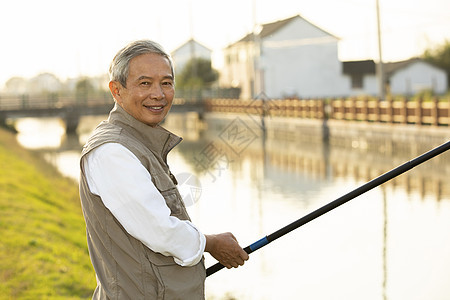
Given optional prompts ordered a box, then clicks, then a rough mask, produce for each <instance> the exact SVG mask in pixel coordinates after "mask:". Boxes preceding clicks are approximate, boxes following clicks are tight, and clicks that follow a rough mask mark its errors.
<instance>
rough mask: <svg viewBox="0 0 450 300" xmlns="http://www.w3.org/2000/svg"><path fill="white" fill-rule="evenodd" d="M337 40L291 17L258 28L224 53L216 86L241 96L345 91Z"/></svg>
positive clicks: (346, 84) (347, 81) (346, 85)
mask: <svg viewBox="0 0 450 300" xmlns="http://www.w3.org/2000/svg"><path fill="white" fill-rule="evenodd" d="M338 41H339V39H338V38H337V37H335V36H334V35H332V34H330V33H328V32H326V31H325V30H323V29H321V28H319V27H317V26H316V25H314V24H312V23H310V22H309V21H307V20H305V19H304V18H302V17H301V16H299V15H297V16H294V17H291V18H288V19H285V20H281V21H277V22H274V23H268V24H264V25H262V26H261V31H260V32H259V33H258V34H254V33H250V34H248V35H247V36H245V37H244V38H242V39H241V40H239V41H237V42H236V43H234V44H231V45H230V46H228V47H227V48H226V49H224V55H225V59H224V68H223V70H222V73H221V78H220V79H219V84H221V86H223V87H226V86H230V85H231V86H232V87H240V88H241V97H242V98H250V97H255V96H258V94H259V93H260V92H261V91H264V92H265V94H266V95H267V96H269V97H271V98H280V97H287V96H289V97H293V96H295V97H323V96H336V95H343V94H345V93H347V92H348V91H349V89H350V79H349V78H346V77H343V76H342V63H341V62H340V61H339V59H338V51H337V49H338V47H337V43H338Z"/></svg>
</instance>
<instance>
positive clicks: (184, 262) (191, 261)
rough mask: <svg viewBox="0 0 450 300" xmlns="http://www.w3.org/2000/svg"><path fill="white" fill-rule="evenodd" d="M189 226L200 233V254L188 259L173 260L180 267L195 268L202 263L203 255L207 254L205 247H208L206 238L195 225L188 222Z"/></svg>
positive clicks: (175, 258)
mask: <svg viewBox="0 0 450 300" xmlns="http://www.w3.org/2000/svg"><path fill="white" fill-rule="evenodd" d="M186 223H187V224H189V225H190V226H192V227H193V228H194V229H195V230H196V231H197V233H198V238H199V249H198V252H197V253H196V254H195V255H194V256H192V257H190V258H187V259H183V260H181V259H179V258H177V257H175V256H174V257H173V259H174V260H175V263H177V264H178V265H180V266H182V267H191V266H195V265H196V264H198V263H199V262H200V260H201V259H202V258H203V253H204V252H205V246H206V237H205V236H204V235H203V234H202V233H201V232H200V231H199V230H198V229H197V228H196V227H195V226H194V224H192V223H191V222H186Z"/></svg>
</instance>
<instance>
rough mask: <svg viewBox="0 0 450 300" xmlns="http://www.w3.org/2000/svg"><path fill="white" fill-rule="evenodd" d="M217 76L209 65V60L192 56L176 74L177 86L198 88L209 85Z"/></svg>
mask: <svg viewBox="0 0 450 300" xmlns="http://www.w3.org/2000/svg"><path fill="white" fill-rule="evenodd" d="M218 77H219V75H218V72H217V71H216V70H214V69H213V68H212V66H211V61H210V60H208V59H204V58H193V59H191V60H189V61H188V62H187V63H186V66H185V67H184V68H183V69H182V70H181V72H180V73H178V74H177V75H176V85H177V88H181V89H200V88H206V87H210V86H211V84H212V83H213V82H215V81H216V80H217V78H218Z"/></svg>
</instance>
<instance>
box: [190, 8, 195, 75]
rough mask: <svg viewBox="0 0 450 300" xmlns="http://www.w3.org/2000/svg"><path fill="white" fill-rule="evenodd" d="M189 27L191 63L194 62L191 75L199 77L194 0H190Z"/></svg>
mask: <svg viewBox="0 0 450 300" xmlns="http://www.w3.org/2000/svg"><path fill="white" fill-rule="evenodd" d="M189 27H190V28H189V29H190V35H191V36H190V40H189V46H190V56H191V59H190V60H191V63H192V74H191V76H192V77H193V78H195V77H197V61H196V60H195V56H196V55H195V42H194V20H193V16H192V0H191V1H189Z"/></svg>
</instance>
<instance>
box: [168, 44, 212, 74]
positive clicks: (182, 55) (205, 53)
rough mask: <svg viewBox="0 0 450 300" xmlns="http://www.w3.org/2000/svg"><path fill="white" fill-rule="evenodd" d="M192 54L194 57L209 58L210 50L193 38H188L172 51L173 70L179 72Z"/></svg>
mask: <svg viewBox="0 0 450 300" xmlns="http://www.w3.org/2000/svg"><path fill="white" fill-rule="evenodd" d="M192 55H194V57H196V58H204V59H208V60H211V50H209V49H208V48H206V47H205V46H203V45H201V44H199V43H197V42H195V41H193V40H190V41H189V42H187V43H186V44H184V45H183V46H181V47H180V48H178V49H177V50H176V51H174V52H173V53H172V59H173V62H174V66H175V72H180V71H181V70H183V68H184V66H185V65H186V63H187V62H188V61H189V60H190V59H191V58H192Z"/></svg>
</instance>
